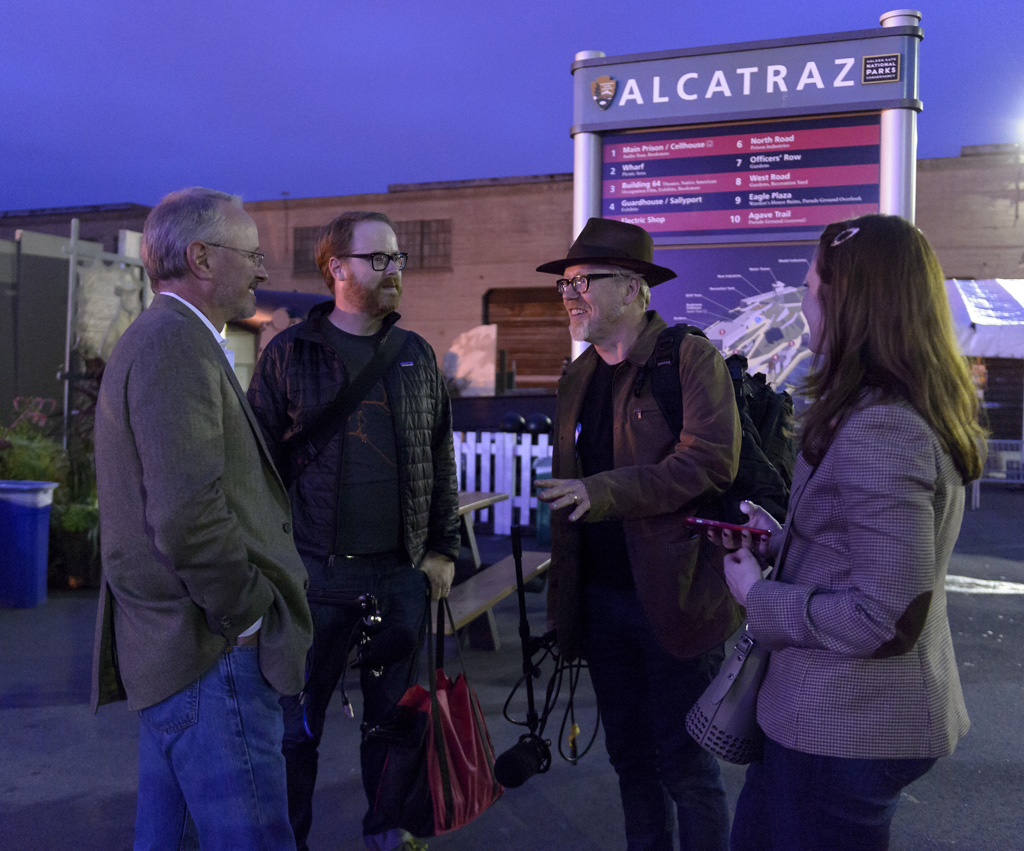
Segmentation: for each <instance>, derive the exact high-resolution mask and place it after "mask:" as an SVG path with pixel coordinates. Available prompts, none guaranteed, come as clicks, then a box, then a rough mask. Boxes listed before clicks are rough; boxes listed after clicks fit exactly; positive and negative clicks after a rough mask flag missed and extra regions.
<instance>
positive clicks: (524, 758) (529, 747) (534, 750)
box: [494, 739, 544, 789]
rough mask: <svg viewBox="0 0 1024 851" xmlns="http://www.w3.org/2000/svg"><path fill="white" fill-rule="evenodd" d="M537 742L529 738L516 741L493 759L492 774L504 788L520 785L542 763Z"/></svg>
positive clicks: (531, 775)
mask: <svg viewBox="0 0 1024 851" xmlns="http://www.w3.org/2000/svg"><path fill="white" fill-rule="evenodd" d="M543 759H544V756H543V754H542V753H541V751H540V749H539V747H538V744H537V743H536V742H533V741H531V740H529V739H526V740H524V741H521V742H518V743H517V744H515V745H513V746H512V747H510V748H509V749H508V750H507V751H505V753H503V754H501V755H500V756H499V757H498V758H497V759H496V760H495V761H494V776H495V778H496V779H497V781H498V782H499V783H500V784H501V785H502V786H504V787H505V788H506V789H515V788H516V787H517V786H522V785H523V784H524V783H525V782H526V781H527V780H529V779H530V778H531V777H533V775H534V774H536V773H537V772H538V771H540V767H541V765H542V763H543Z"/></svg>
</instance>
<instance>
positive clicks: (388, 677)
mask: <svg viewBox="0 0 1024 851" xmlns="http://www.w3.org/2000/svg"><path fill="white" fill-rule="evenodd" d="M303 560H304V561H306V569H307V570H308V571H309V574H310V576H311V577H314V578H318V577H321V576H323V577H324V578H325V582H326V587H327V588H328V589H329V590H330V591H332V592H334V593H336V594H338V596H339V597H342V598H346V599H354V598H356V597H357V596H358V595H359V594H372V595H373V596H374V597H376V598H377V601H378V603H379V605H380V607H381V611H382V615H383V624H382V627H381V631H382V632H383V631H385V630H387V631H391V634H394V631H395V630H406V631H408V633H410V634H411V638H410V640H409V647H410V649H409V652H408V653H406V654H404V656H403V657H402V658H400V659H399V660H398V661H394V662H391V663H390V664H386V665H384V666H383V669H382V673H381V675H379V676H378V675H377V674H375V673H374V671H373V669H371V668H370V667H362V668H361V669H360V671H359V683H360V690H361V692H362V700H363V713H362V721H363V728H364V729H366V728H368V727H372V726H374V725H375V724H379V723H380V722H381V721H383V720H384V719H386V718H387V717H388V715H390V713H391V712H392V710H393V709H394V707H395V705H396V704H397V703H398V701H399V700H400V699H401V697H402V695H403V694H405V691H406V689H408V688H409V687H410V686H411V685H414V684H415V683H416V681H417V678H418V676H419V655H420V649H421V647H422V645H423V638H424V635H425V632H424V630H425V628H426V627H425V623H426V614H427V600H428V599H429V583H428V580H427V577H426V574H424V573H423V572H422V571H420V570H417V569H416V568H414V567H412V566H411V565H410V564H409V562H408V561H407V560H401V559H397V558H395V557H393V556H367V557H359V558H351V557H344V558H342V557H338V558H336V559H335V560H334V564H333V567H329V566H328V565H327V564H326V563H324V562H321V561H319V560H315V561H314V560H311V559H307V558H306V557H305V556H304V557H303ZM318 584H319V583H318ZM310 611H311V612H312V614H313V646H312V648H311V649H310V651H309V656H308V657H307V661H306V667H307V674H306V688H305V690H304V692H303V694H302V695H301V696H297V697H288V698H284V699H283V700H282V706H283V708H284V742H283V746H282V750H283V752H284V756H285V763H286V766H287V771H288V817H289V820H290V821H291V824H292V829H293V831H294V832H295V842H296V846H297V847H298V851H305V849H307V848H308V846H307V844H306V843H307V839H308V837H309V830H310V827H311V825H312V823H313V790H314V787H315V786H316V775H317V764H318V759H319V757H318V752H317V749H318V747H319V745H320V739H321V737H322V736H323V731H324V718H325V716H326V714H327V707H328V705H329V704H330V701H331V697H332V695H333V694H334V691H335V689H336V688H337V685H338V681H339V679H340V678H341V675H342V671H343V670H344V668H345V661H346V659H347V657H348V655H349V650H350V648H351V646H352V641H353V640H354V639H355V638H356V636H358V634H359V630H358V622H359V619H360V614H359V611H358V608H357V607H356V606H354V605H351V604H349V605H324V604H322V603H319V602H311V603H310ZM401 643H402V642H399V644H401ZM385 756H386V745H382V744H381V743H379V742H376V741H374V740H373V739H368V740H365V741H364V742H363V744H362V745H361V747H360V763H361V768H362V777H363V787H364V788H365V790H366V794H367V799H368V800H370V801H372V800H373V797H374V796H375V795H376V793H377V785H378V783H379V781H380V775H381V771H382V768H383V764H384V758H385Z"/></svg>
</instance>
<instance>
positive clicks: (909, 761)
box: [726, 215, 984, 851]
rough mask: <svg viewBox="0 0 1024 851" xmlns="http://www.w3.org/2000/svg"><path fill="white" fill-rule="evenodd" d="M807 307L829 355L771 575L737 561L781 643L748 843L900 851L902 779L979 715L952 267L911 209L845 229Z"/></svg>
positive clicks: (762, 625)
mask: <svg viewBox="0 0 1024 851" xmlns="http://www.w3.org/2000/svg"><path fill="white" fill-rule="evenodd" d="M803 308H804V315H805V318H806V319H807V322H808V325H809V330H810V347H811V349H812V351H813V352H814V353H815V356H816V357H815V362H814V366H813V368H812V371H811V373H810V375H809V377H808V379H807V381H806V385H805V388H804V389H805V391H806V393H807V395H808V397H809V400H810V405H809V407H808V408H807V410H806V412H805V413H804V415H803V417H802V425H801V434H800V448H801V455H800V459H799V460H798V463H797V469H796V473H795V475H794V482H793V493H792V496H791V499H790V510H789V516H788V517H787V520H786V526H785V529H784V534H778V532H779V531H780V530H779V529H778V524H774V529H775V531H776V534H775V535H773V536H772V541H771V546H772V549H771V550H770V551H769V552H768V556H769V557H770V558H773V559H774V561H775V572H776V574H777V575H776V576H774V577H772V578H773V579H774V580H775V581H766V580H764V579H762V574H761V564H760V563H759V561H758V560H757V559H756V558H755V556H754V555H753V554H752V553H751V552H750V550H749V549H741V550H739V551H738V552H736V553H732V554H730V555H728V556H726V577H727V580H728V582H729V586H730V589H731V590H732V592H733V595H734V596H735V597H736V599H737V600H738V601H739V602H740V603H741V604H743V605H744V606H745V607H746V609H747V617H748V622H749V629H750V631H751V633H752V634H753V635H754V637H755V638H756V639H757V640H758V641H760V642H762V643H763V644H765V645H766V646H767V647H769V648H770V649H771V650H772V654H771V657H770V661H769V664H768V670H767V673H766V675H765V679H764V682H763V684H762V687H761V691H760V694H759V698H758V721H759V723H760V725H761V727H762V729H763V730H764V732H765V734H766V737H767V742H766V746H765V752H764V758H763V760H761V761H758V762H755V763H753V764H752V765H751V766H750V768H749V769H748V771H747V780H746V784H745V785H744V788H743V791H742V793H741V794H740V798H739V801H738V804H737V810H736V815H735V819H734V825H733V834H732V847H733V849H734V851H753V850H754V849H756V851H769V849H779V851H800V849H807V851H820V850H821V849H826V848H827V849H829V850H830V851H835V849H884V848H887V847H888V842H889V827H890V823H891V821H892V816H893V813H894V812H895V809H896V803H897V801H898V800H899V795H900V790H901V789H902V788H903V787H904V786H906V785H907V784H908V783H910V782H912V781H913V780H915V779H917V778H918V777H920V776H921V775H923V774H924V773H925V772H926V771H928V770H929V769H930V768H931V766H932V765H933V764H934V763H935V761H936V760H937V759H938V758H939V757H942V756H945V755H947V754H949V753H951V752H952V751H953V748H954V747H955V745H956V743H957V741H958V740H959V739H960V738H961V737H962V736H963V735H964V734H965V733H966V732H967V727H968V719H967V712H966V709H965V707H964V701H963V694H962V692H961V689H960V681H959V677H958V675H957V668H956V661H955V659H954V656H953V643H952V639H951V636H950V629H949V621H948V618H947V615H946V596H945V577H946V569H947V566H948V564H949V558H950V554H951V553H952V551H953V544H954V542H955V541H956V538H957V535H958V534H959V530H960V521H961V518H962V516H963V506H964V485H965V484H967V483H968V482H970V481H971V480H973V479H975V478H977V477H978V476H979V475H980V473H981V468H982V460H983V454H982V452H983V449H982V447H983V446H984V441H983V438H984V434H983V432H982V429H981V428H980V427H979V425H978V422H977V413H978V400H977V396H976V394H975V390H974V386H973V384H972V381H971V377H970V371H969V369H968V366H967V363H966V360H965V359H964V358H963V357H962V356H961V354H960V352H959V351H958V349H957V344H956V340H955V338H954V336H953V329H952V319H951V316H950V311H949V306H948V304H947V301H946V293H945V287H944V280H943V275H942V269H941V268H940V266H939V263H938V260H937V259H936V257H935V254H934V252H933V251H932V249H931V246H930V245H929V244H928V242H927V240H926V239H925V238H924V235H923V234H922V233H921V232H920V231H919V230H918V229H917V228H916V227H914V225H912V224H911V223H910V222H907V221H906V220H904V219H901V218H898V217H896V216H883V215H869V216H863V217H861V218H858V219H853V220H850V221H844V222H838V223H836V224H833V225H829V227H828V228H826V229H825V232H824V233H823V234H822V236H821V239H820V240H819V243H818V248H817V252H816V255H815V258H814V261H813V262H812V264H811V269H810V270H809V272H808V275H807V292H806V294H805V296H804V304H803ZM749 508H750V514H751V522H752V524H753V525H755V526H764V525H765V524H768V525H769V526H772V524H771V523H770V522H769V521H770V518H769V517H768V516H767V514H766V513H765V512H763V511H760V510H759V509H758V508H757V506H749ZM727 543H728V541H727ZM748 543H749V539H748Z"/></svg>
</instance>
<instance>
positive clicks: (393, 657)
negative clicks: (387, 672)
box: [357, 626, 417, 668]
mask: <svg viewBox="0 0 1024 851" xmlns="http://www.w3.org/2000/svg"><path fill="white" fill-rule="evenodd" d="M416 645H417V641H416V636H415V635H414V634H413V633H412V631H411V630H408V629H406V628H405V627H397V626H396V627H388V628H385V629H382V630H381V631H380V632H378V633H377V634H376V635H375V636H373V638H371V639H370V640H369V641H367V642H366V644H363V645H361V646H360V648H359V653H358V662H357V664H359V665H369V666H370V667H374V668H376V667H380V666H381V665H393V664H394V663H396V662H401V661H402V660H403V659H406V658H408V657H409V656H411V655H412V654H413V653H415V652H416V649H417V648H416Z"/></svg>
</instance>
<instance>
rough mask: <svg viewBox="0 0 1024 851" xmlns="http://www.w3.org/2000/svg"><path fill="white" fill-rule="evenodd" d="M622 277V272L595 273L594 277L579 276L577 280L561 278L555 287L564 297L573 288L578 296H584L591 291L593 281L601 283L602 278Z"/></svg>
mask: <svg viewBox="0 0 1024 851" xmlns="http://www.w3.org/2000/svg"><path fill="white" fill-rule="evenodd" d="M621 276H622V272H595V273H594V274H593V275H577V276H576V277H575V278H559V279H558V280H557V281H555V286H556V287H558V294H559V295H562V296H564V295H565V292H566V290H568V289H569V287H572V289H573V292H574V293H576V295H583V293H585V292H586V291H587V290H589V289H590V282H591V281H599V280H601V278H618V277H621Z"/></svg>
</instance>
